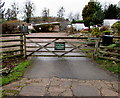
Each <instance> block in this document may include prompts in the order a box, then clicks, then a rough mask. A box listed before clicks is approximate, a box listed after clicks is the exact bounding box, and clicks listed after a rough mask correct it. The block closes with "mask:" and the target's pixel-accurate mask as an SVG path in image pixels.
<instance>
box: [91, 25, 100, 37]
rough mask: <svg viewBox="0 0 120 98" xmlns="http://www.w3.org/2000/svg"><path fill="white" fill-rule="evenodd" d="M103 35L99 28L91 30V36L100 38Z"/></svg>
mask: <svg viewBox="0 0 120 98" xmlns="http://www.w3.org/2000/svg"><path fill="white" fill-rule="evenodd" d="M101 35H102V32H101V31H100V30H99V28H98V27H94V28H92V30H91V36H92V37H99V36H101Z"/></svg>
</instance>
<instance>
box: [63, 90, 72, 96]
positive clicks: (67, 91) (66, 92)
mask: <svg viewBox="0 0 120 98" xmlns="http://www.w3.org/2000/svg"><path fill="white" fill-rule="evenodd" d="M61 96H73V94H72V91H71V89H67V90H66V91H65V92H63V93H62V94H61Z"/></svg>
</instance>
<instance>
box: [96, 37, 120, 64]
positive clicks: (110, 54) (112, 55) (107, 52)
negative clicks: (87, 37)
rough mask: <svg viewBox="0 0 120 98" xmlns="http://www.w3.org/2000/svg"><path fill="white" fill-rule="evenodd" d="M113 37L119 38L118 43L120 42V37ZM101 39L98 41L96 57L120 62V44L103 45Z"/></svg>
mask: <svg viewBox="0 0 120 98" xmlns="http://www.w3.org/2000/svg"><path fill="white" fill-rule="evenodd" d="M113 39H114V40H116V39H117V41H118V42H117V44H118V43H119V44H120V37H113ZM114 40H113V41H114ZM100 41H101V40H99V41H97V42H96V45H95V50H94V57H95V58H96V57H97V58H101V59H105V60H112V61H117V62H120V46H119V47H108V46H102V44H101V42H100ZM115 43H116V42H114V44H115Z"/></svg>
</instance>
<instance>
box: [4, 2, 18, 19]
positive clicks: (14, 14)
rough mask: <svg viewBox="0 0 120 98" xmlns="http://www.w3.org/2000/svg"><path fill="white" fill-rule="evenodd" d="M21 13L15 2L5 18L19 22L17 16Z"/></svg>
mask: <svg viewBox="0 0 120 98" xmlns="http://www.w3.org/2000/svg"><path fill="white" fill-rule="evenodd" d="M18 13H19V9H18V5H17V4H16V3H15V2H14V3H13V4H12V5H11V9H10V8H8V9H7V11H6V13H5V18H6V19H7V20H8V21H9V20H17V15H18Z"/></svg>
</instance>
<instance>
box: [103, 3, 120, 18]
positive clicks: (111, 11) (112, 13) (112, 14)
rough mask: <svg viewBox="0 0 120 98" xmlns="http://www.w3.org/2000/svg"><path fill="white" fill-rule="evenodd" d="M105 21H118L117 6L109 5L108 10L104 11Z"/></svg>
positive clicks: (118, 9) (119, 10)
mask: <svg viewBox="0 0 120 98" xmlns="http://www.w3.org/2000/svg"><path fill="white" fill-rule="evenodd" d="M104 14H105V19H120V8H118V7H117V5H113V4H110V5H109V6H108V9H105V10H104Z"/></svg>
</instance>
